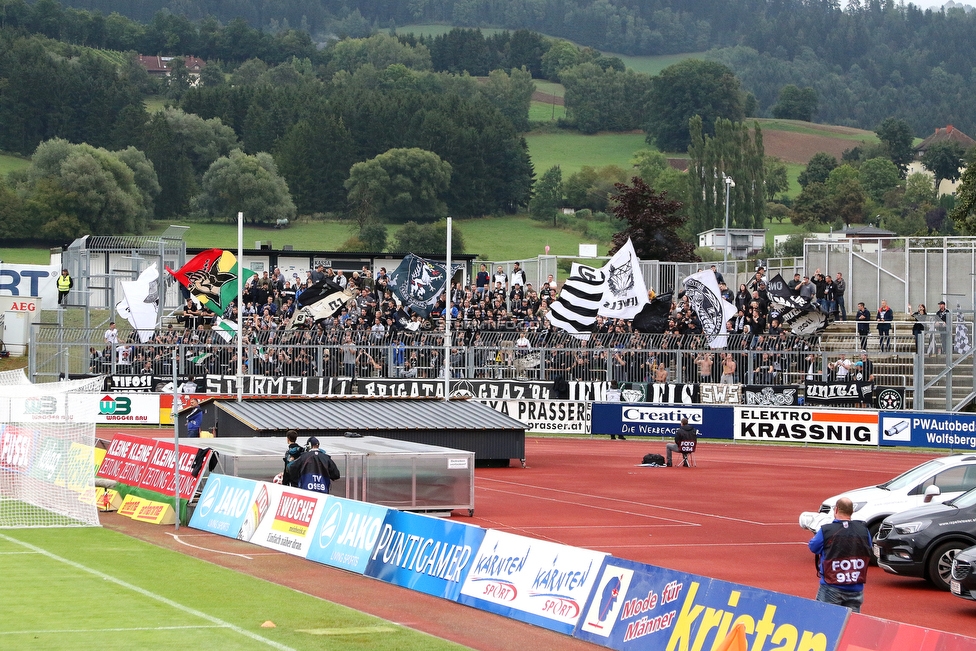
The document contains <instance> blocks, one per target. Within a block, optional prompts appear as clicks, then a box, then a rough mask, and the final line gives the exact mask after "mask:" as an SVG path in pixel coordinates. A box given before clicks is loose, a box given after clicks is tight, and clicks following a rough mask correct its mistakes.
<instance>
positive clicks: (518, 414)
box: [479, 399, 593, 434]
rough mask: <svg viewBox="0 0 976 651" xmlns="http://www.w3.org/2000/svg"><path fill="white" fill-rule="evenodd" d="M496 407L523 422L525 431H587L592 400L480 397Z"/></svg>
mask: <svg viewBox="0 0 976 651" xmlns="http://www.w3.org/2000/svg"><path fill="white" fill-rule="evenodd" d="M479 402H481V403H482V404H484V405H488V406H489V407H491V408H492V409H494V410H495V411H497V412H499V413H502V414H505V415H506V416H511V417H512V418H514V419H516V420H518V421H519V422H521V423H522V424H523V425H525V431H526V433H527V434H545V433H549V432H572V433H573V434H589V433H590V407H591V405H592V404H593V403H591V402H583V401H577V400H487V399H480V400H479Z"/></svg>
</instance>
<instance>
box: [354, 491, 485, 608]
mask: <svg viewBox="0 0 976 651" xmlns="http://www.w3.org/2000/svg"><path fill="white" fill-rule="evenodd" d="M484 536H485V530H484V529H482V528H480V527H475V526H471V525H469V524H460V523H457V522H451V521H450V520H443V519H441V518H432V517H428V516H425V515H416V514H413V513H404V512H402V511H393V510H390V511H389V512H388V513H387V514H386V520H385V521H384V522H383V528H382V529H381V530H380V535H379V538H377V540H376V546H375V547H374V549H373V553H372V554H371V555H370V557H369V564H368V565H367V566H366V576H371V577H373V578H374V579H380V580H382V581H386V582H388V583H392V584H394V585H398V586H401V587H404V588H411V589H413V590H417V591H419V592H426V593H427V594H431V595H434V596H435V597H443V598H444V599H450V600H451V601H455V600H457V597H458V594H459V593H460V592H461V586H462V585H463V584H464V581H465V579H466V578H467V576H468V572H469V571H470V570H471V564H472V562H473V561H474V556H475V554H476V553H477V551H478V547H479V546H480V545H481V539H482V538H484Z"/></svg>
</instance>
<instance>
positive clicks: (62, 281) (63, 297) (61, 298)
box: [58, 269, 75, 305]
mask: <svg viewBox="0 0 976 651" xmlns="http://www.w3.org/2000/svg"><path fill="white" fill-rule="evenodd" d="M74 285H75V282H74V281H73V280H71V276H69V275H68V270H67V269H62V270H61V275H60V276H58V305H63V304H64V303H65V301H67V300H68V291H70V290H71V288H72V287H74Z"/></svg>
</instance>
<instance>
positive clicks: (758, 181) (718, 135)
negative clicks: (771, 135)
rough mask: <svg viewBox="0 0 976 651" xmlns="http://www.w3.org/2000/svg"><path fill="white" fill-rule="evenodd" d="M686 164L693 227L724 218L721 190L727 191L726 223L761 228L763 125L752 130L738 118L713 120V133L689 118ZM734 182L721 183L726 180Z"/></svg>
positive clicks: (712, 225) (696, 229) (763, 212)
mask: <svg viewBox="0 0 976 651" xmlns="http://www.w3.org/2000/svg"><path fill="white" fill-rule="evenodd" d="M690 126H691V138H692V142H691V146H690V147H689V148H688V153H689V156H690V160H689V166H688V182H689V185H690V188H689V190H690V192H689V197H690V203H691V215H692V219H691V223H690V224H689V227H690V228H691V230H692V231H693V232H696V233H698V232H701V231H707V230H709V229H712V228H718V227H719V226H722V225H723V224H724V223H725V215H726V210H725V208H726V204H725V197H726V189H728V190H729V192H728V195H729V201H730V205H729V211H728V214H729V227H731V228H762V225H763V223H764V222H765V219H766V189H765V177H766V168H765V152H764V148H763V140H762V129H760V128H759V125H758V123H757V124H754V125H753V131H754V134H752V135H750V133H749V127H747V126H746V125H745V124H743V123H732V122H731V121H729V120H724V119H718V120H716V121H715V135H714V136H708V135H706V134H704V133H703V132H702V123H701V118H699V117H698V116H695V117H694V118H692V119H691V123H690ZM727 178H731V179H732V182H733V183H734V185H731V184H730V185H729V186H728V188H727V187H726V179H727Z"/></svg>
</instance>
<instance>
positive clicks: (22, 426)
mask: <svg viewBox="0 0 976 651" xmlns="http://www.w3.org/2000/svg"><path fill="white" fill-rule="evenodd" d="M61 398H63V395H62V396H61ZM52 399H55V398H54V396H52V395H46V396H45V395H42V396H33V397H30V398H10V399H0V528H27V527H83V526H98V525H99V522H98V509H97V506H96V504H95V454H96V452H95V424H94V423H75V422H63V420H62V422H54V421H46V420H41V419H40V417H43V416H44V415H45V414H44V413H36V412H37V411H38V410H40V411H42V412H43V411H45V410H46V409H47V407H48V406H49V405H50V403H51V400H52ZM55 400H56V399H55ZM26 416H32V417H38V418H39V419H38V420H36V421H27V418H26ZM13 421H17V422H13ZM25 421H26V422H25Z"/></svg>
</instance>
